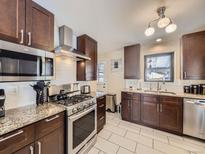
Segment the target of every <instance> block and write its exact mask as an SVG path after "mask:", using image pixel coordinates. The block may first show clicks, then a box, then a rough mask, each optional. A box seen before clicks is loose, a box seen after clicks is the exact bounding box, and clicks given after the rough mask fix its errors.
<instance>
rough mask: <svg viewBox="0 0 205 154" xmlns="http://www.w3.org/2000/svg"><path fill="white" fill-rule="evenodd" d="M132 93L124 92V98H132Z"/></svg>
mask: <svg viewBox="0 0 205 154" xmlns="http://www.w3.org/2000/svg"><path fill="white" fill-rule="evenodd" d="M132 94H133V93H130V92H122V99H132Z"/></svg>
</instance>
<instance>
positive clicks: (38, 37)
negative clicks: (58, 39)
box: [26, 0, 54, 51]
mask: <svg viewBox="0 0 205 154" xmlns="http://www.w3.org/2000/svg"><path fill="white" fill-rule="evenodd" d="M26 37H27V39H26V45H28V46H31V47H34V48H38V49H43V50H47V51H53V50H54V15H53V14H52V13H51V12H49V11H48V10H46V9H45V8H43V7H41V6H40V5H38V4H37V3H35V2H33V1H31V0H27V7H26Z"/></svg>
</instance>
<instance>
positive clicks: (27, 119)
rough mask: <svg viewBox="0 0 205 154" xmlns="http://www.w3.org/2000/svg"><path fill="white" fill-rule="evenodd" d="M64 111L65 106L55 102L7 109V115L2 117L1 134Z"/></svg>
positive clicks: (0, 123)
mask: <svg viewBox="0 0 205 154" xmlns="http://www.w3.org/2000/svg"><path fill="white" fill-rule="evenodd" d="M63 111H65V108H64V107H62V106H61V105H57V104H53V103H46V104H44V105H40V106H36V105H29V106H25V107H20V108H16V109H11V110H7V111H6V113H5V117H2V118H0V136H1V135H4V134H6V133H9V132H11V131H14V130H16V129H19V128H22V127H24V126H27V125H29V124H32V123H35V122H37V121H40V120H42V119H45V118H48V117H50V116H52V115H55V114H58V113H60V112H63Z"/></svg>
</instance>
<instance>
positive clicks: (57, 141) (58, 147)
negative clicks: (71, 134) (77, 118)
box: [35, 126, 65, 154]
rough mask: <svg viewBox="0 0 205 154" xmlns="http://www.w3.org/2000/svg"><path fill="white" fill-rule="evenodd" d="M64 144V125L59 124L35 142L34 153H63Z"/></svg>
mask: <svg viewBox="0 0 205 154" xmlns="http://www.w3.org/2000/svg"><path fill="white" fill-rule="evenodd" d="M64 144H65V143H64V127H63V126H61V127H59V128H57V129H55V130H54V131H53V132H52V133H50V134H48V135H46V136H44V137H42V138H40V139H39V140H37V141H36V142H35V153H36V154H39V151H41V154H64Z"/></svg>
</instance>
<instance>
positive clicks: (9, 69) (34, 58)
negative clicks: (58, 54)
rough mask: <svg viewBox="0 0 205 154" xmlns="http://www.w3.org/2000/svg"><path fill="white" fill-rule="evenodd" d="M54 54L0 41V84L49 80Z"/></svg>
mask: <svg viewBox="0 0 205 154" xmlns="http://www.w3.org/2000/svg"><path fill="white" fill-rule="evenodd" d="M53 76H54V54H53V53H50V52H47V51H43V50H39V49H34V48H30V47H25V46H21V45H17V44H13V43H9V42H5V41H0V82H5V81H35V80H51V79H52V78H53Z"/></svg>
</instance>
